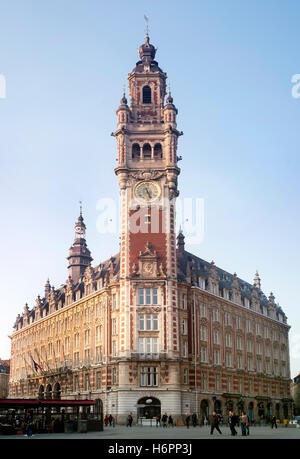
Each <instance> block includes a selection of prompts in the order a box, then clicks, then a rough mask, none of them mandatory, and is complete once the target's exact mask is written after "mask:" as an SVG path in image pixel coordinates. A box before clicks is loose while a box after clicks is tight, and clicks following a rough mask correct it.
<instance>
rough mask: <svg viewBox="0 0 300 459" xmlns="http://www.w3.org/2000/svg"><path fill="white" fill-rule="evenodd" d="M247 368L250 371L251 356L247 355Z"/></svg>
mask: <svg viewBox="0 0 300 459" xmlns="http://www.w3.org/2000/svg"><path fill="white" fill-rule="evenodd" d="M247 370H248V371H252V356H250V355H248V356H247Z"/></svg>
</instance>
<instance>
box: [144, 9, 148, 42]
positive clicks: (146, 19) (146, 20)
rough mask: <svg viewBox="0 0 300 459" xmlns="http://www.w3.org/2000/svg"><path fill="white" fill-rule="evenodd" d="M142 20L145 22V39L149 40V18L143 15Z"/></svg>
mask: <svg viewBox="0 0 300 459" xmlns="http://www.w3.org/2000/svg"><path fill="white" fill-rule="evenodd" d="M144 19H145V22H146V38H149V18H147V16H146V15H145V14H144Z"/></svg>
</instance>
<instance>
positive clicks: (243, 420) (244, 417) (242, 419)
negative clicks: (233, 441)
mask: <svg viewBox="0 0 300 459" xmlns="http://www.w3.org/2000/svg"><path fill="white" fill-rule="evenodd" d="M247 421H248V419H247V415H246V413H245V411H242V415H241V416H240V423H241V430H242V437H245V436H246V424H247Z"/></svg>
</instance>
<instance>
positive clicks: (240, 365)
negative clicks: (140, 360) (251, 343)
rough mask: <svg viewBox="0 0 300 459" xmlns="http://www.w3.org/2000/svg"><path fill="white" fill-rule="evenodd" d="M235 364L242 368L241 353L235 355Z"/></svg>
mask: <svg viewBox="0 0 300 459" xmlns="http://www.w3.org/2000/svg"><path fill="white" fill-rule="evenodd" d="M236 366H237V368H238V369H239V370H242V368H243V356H242V355H241V354H238V355H237V358H236Z"/></svg>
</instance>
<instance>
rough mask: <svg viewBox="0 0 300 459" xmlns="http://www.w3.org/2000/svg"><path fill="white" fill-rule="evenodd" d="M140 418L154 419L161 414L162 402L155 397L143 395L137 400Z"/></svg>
mask: <svg viewBox="0 0 300 459" xmlns="http://www.w3.org/2000/svg"><path fill="white" fill-rule="evenodd" d="M137 416H138V418H146V419H153V418H155V417H156V416H161V403H160V400H158V398H155V397H143V398H141V399H140V400H139V401H138V402H137Z"/></svg>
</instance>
